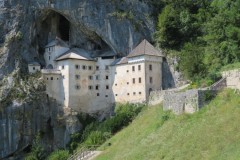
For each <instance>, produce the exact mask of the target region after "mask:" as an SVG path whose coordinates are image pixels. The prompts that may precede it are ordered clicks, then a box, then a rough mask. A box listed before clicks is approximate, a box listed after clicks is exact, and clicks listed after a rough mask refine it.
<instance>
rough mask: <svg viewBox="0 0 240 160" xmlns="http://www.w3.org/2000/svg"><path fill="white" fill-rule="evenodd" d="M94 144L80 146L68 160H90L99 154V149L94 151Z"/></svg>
mask: <svg viewBox="0 0 240 160" xmlns="http://www.w3.org/2000/svg"><path fill="white" fill-rule="evenodd" d="M95 148H97V147H96V146H91V147H82V148H81V149H80V150H78V151H77V152H75V153H74V154H73V155H72V156H71V157H69V158H68V160H92V158H94V157H95V156H97V155H99V154H100V153H101V151H96V150H95Z"/></svg>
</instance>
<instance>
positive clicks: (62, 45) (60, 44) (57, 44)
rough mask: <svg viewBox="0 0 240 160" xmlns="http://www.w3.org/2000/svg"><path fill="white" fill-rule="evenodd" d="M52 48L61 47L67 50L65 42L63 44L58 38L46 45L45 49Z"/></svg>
mask: <svg viewBox="0 0 240 160" xmlns="http://www.w3.org/2000/svg"><path fill="white" fill-rule="evenodd" d="M52 46H61V47H66V48H68V47H69V46H68V44H67V43H66V42H64V41H63V40H61V39H60V38H56V39H55V40H53V41H51V42H50V43H48V44H47V45H46V46H45V48H47V47H52Z"/></svg>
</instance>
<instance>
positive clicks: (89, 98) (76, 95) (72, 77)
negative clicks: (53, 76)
mask: <svg viewBox="0 0 240 160" xmlns="http://www.w3.org/2000/svg"><path fill="white" fill-rule="evenodd" d="M113 60H114V59H111V60H101V59H99V61H98V62H95V61H86V60H74V59H69V60H64V61H59V62H58V66H59V69H61V68H62V65H65V67H64V69H61V72H62V75H63V76H64V77H65V79H64V83H63V84H64V86H65V87H64V88H65V99H66V100H65V102H66V103H65V104H66V105H67V106H68V107H70V108H72V109H74V110H76V111H83V112H88V113H91V112H95V111H98V110H102V109H104V108H108V107H110V106H112V103H113V102H112V99H111V97H112V90H111V74H110V73H111V70H110V67H109V69H108V70H106V69H105V66H106V65H110V64H111V63H112V61H113ZM76 65H78V66H79V68H78V69H77V68H76ZM96 65H98V66H99V70H96ZM83 66H85V67H86V69H83ZM89 66H91V70H89ZM76 75H79V76H80V78H79V79H76ZM89 76H91V77H92V79H90V78H89ZM96 76H98V77H99V79H98V80H97V79H96ZM106 76H108V80H107V79H106ZM76 85H78V86H79V87H80V88H79V89H77V88H76ZM97 85H98V90H96V86H97ZM106 85H108V86H109V89H106ZM89 86H91V87H92V89H89ZM98 94H99V96H98Z"/></svg>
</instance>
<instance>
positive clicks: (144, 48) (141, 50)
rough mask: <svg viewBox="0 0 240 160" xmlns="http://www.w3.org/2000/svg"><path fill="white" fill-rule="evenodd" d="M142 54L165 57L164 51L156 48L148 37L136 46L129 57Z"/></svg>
mask: <svg viewBox="0 0 240 160" xmlns="http://www.w3.org/2000/svg"><path fill="white" fill-rule="evenodd" d="M140 55H151V56H160V57H163V53H162V51H159V50H157V49H156V48H154V47H153V45H151V44H150V43H149V42H148V41H147V40H146V39H144V40H143V41H142V42H141V43H140V44H139V45H138V46H137V47H136V48H134V49H133V50H132V52H130V54H129V55H128V56H127V57H128V58H130V57H136V56H140Z"/></svg>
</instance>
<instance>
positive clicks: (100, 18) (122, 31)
mask: <svg viewBox="0 0 240 160" xmlns="http://www.w3.org/2000/svg"><path fill="white" fill-rule="evenodd" d="M151 12H152V9H151V7H150V5H149V4H147V3H146V2H143V1H140V0H139V1H138V0H125V1H122V0H0V126H1V127H0V140H1V143H0V159H1V158H3V157H7V156H9V155H11V154H13V153H15V152H17V151H20V150H22V149H23V148H24V147H26V146H28V145H30V144H31V143H32V141H33V139H34V137H35V135H36V134H37V133H38V132H39V131H41V132H42V133H43V137H42V141H43V142H45V144H47V146H45V147H46V148H48V150H49V151H50V150H52V149H54V148H64V147H65V146H66V144H67V143H68V142H69V137H70V136H69V135H70V134H71V133H74V132H76V131H78V130H80V129H81V125H80V123H79V121H78V120H77V118H76V117H75V116H73V115H72V112H71V111H67V110H66V109H64V108H61V107H60V106H59V105H58V104H57V103H56V102H55V101H53V100H51V99H48V98H47V97H46V95H45V93H44V90H41V89H40V90H37V91H36V93H35V95H38V96H35V98H34V97H33V96H32V93H31V92H32V91H34V87H33V86H30V87H29V86H28V87H22V88H21V87H19V86H18V87H17V86H16V84H20V86H21V85H23V84H22V81H20V80H16V76H10V75H11V74H12V73H13V72H15V71H16V70H17V69H18V70H19V69H20V71H19V72H22V73H24V74H25V73H27V64H28V63H29V62H32V61H37V62H40V64H41V65H42V67H44V65H45V62H44V59H43V53H44V46H45V45H46V44H47V43H48V42H50V41H51V40H53V39H55V38H56V37H60V38H61V39H63V40H65V41H68V43H69V45H70V47H79V48H83V49H87V50H89V51H90V52H92V53H93V54H97V53H102V52H107V51H113V52H115V53H116V54H117V55H120V56H123V55H126V54H128V53H129V52H130V51H131V50H132V49H133V48H134V47H135V46H136V45H137V44H138V43H139V42H140V41H141V40H142V39H144V38H146V39H148V40H150V39H151V36H152V33H154V21H153V18H152V17H151V16H150V15H151ZM24 84H25V83H24ZM31 87H33V90H31ZM35 89H36V88H35ZM13 90H14V91H15V92H14V93H12V92H13ZM22 91H23V93H24V94H26V97H27V98H26V97H25V98H24V100H21V101H19V98H20V99H21V98H22V95H21V94H20V93H22ZM14 96H16V97H14ZM36 97H38V98H37V99H36ZM6 99H8V101H7V102H6ZM26 99H27V100H26ZM3 102H4V103H3Z"/></svg>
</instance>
